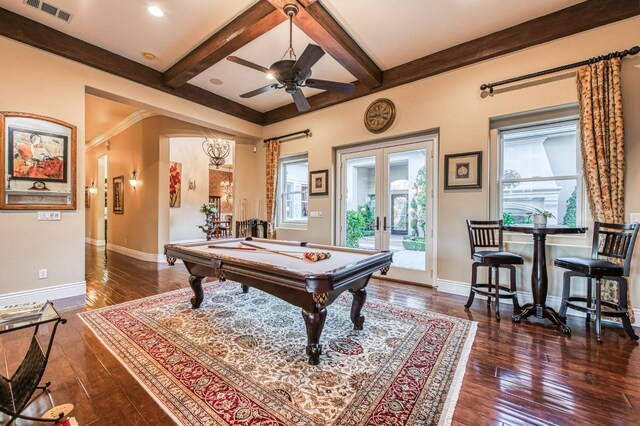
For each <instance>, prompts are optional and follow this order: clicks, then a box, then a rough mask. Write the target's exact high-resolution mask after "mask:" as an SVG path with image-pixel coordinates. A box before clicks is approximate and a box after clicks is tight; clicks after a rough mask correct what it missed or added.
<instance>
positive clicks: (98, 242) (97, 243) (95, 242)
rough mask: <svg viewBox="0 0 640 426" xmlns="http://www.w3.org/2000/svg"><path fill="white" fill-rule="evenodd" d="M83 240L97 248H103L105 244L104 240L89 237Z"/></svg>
mask: <svg viewBox="0 0 640 426" xmlns="http://www.w3.org/2000/svg"><path fill="white" fill-rule="evenodd" d="M84 240H85V242H87V243H88V244H91V245H93V246H98V247H101V246H104V244H105V242H106V241H105V240H94V239H93V238H89V237H87V238H85V239H84Z"/></svg>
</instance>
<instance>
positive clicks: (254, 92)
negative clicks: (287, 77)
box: [240, 83, 278, 98]
mask: <svg viewBox="0 0 640 426" xmlns="http://www.w3.org/2000/svg"><path fill="white" fill-rule="evenodd" d="M276 87H278V85H277V84H276V83H274V84H269V85H267V86H264V87H261V88H259V89H256V90H252V91H250V92H247V93H244V94H242V95H240V97H241V98H252V97H254V96H256V95H259V94H260V93H265V92H269V91H271V90H273V89H275V88H276Z"/></svg>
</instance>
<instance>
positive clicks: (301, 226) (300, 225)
mask: <svg viewBox="0 0 640 426" xmlns="http://www.w3.org/2000/svg"><path fill="white" fill-rule="evenodd" d="M302 161H306V162H307V174H308V172H309V170H308V168H309V156H308V154H307V153H304V154H296V155H291V156H287V157H281V158H280V161H279V164H278V191H277V192H278V193H277V203H276V229H295V230H307V227H308V222H309V217H308V216H307V219H306V220H284V218H283V213H284V210H283V209H284V197H283V195H284V194H285V185H286V183H285V181H284V168H285V165H287V164H291V163H297V162H302ZM307 191H308V185H307ZM301 193H303V191H292V192H288V194H301ZM308 210H309V198H308V195H307V211H308Z"/></svg>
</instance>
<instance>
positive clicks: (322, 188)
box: [309, 169, 329, 195]
mask: <svg viewBox="0 0 640 426" xmlns="http://www.w3.org/2000/svg"><path fill="white" fill-rule="evenodd" d="M309 195H329V170H327V169H325V170H315V171H313V172H309Z"/></svg>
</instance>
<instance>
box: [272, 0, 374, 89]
mask: <svg viewBox="0 0 640 426" xmlns="http://www.w3.org/2000/svg"><path fill="white" fill-rule="evenodd" d="M269 2H270V3H271V4H272V5H273V6H274V7H276V8H278V9H279V10H281V11H282V9H283V7H284V6H285V5H287V4H289V3H293V4H296V5H297V6H298V9H299V11H298V14H297V15H296V16H295V17H294V18H293V22H294V24H295V25H296V26H297V27H298V28H300V29H301V30H302V31H303V32H304V33H305V34H307V35H308V36H309V37H310V38H311V40H313V41H314V42H315V43H317V44H318V46H320V47H322V49H324V51H325V52H327V53H328V54H329V55H331V56H332V57H333V58H334V59H335V60H336V61H338V63H339V64H340V65H342V66H343V67H344V68H345V69H346V70H347V71H349V72H350V73H351V74H352V75H353V76H354V77H355V78H356V79H357V80H358V81H360V82H362V83H363V84H364V85H365V86H367V87H368V88H370V89H372V88H375V87H379V86H380V85H381V84H382V70H380V68H379V67H378V66H377V65H376V64H375V62H373V60H372V59H371V58H369V56H367V54H366V53H365V51H364V50H362V48H361V47H360V46H359V45H358V44H357V43H356V42H355V41H354V40H353V39H352V38H351V36H350V35H349V34H348V33H347V32H346V31H345V30H344V29H343V28H342V27H341V26H340V24H339V23H338V22H337V21H336V20H335V19H334V18H333V16H331V14H330V13H329V12H328V11H327V10H326V9H325V8H324V6H322V4H320V2H317V1H309V0H306V1H303V0H300V1H295V0H269ZM282 13H284V12H282Z"/></svg>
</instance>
